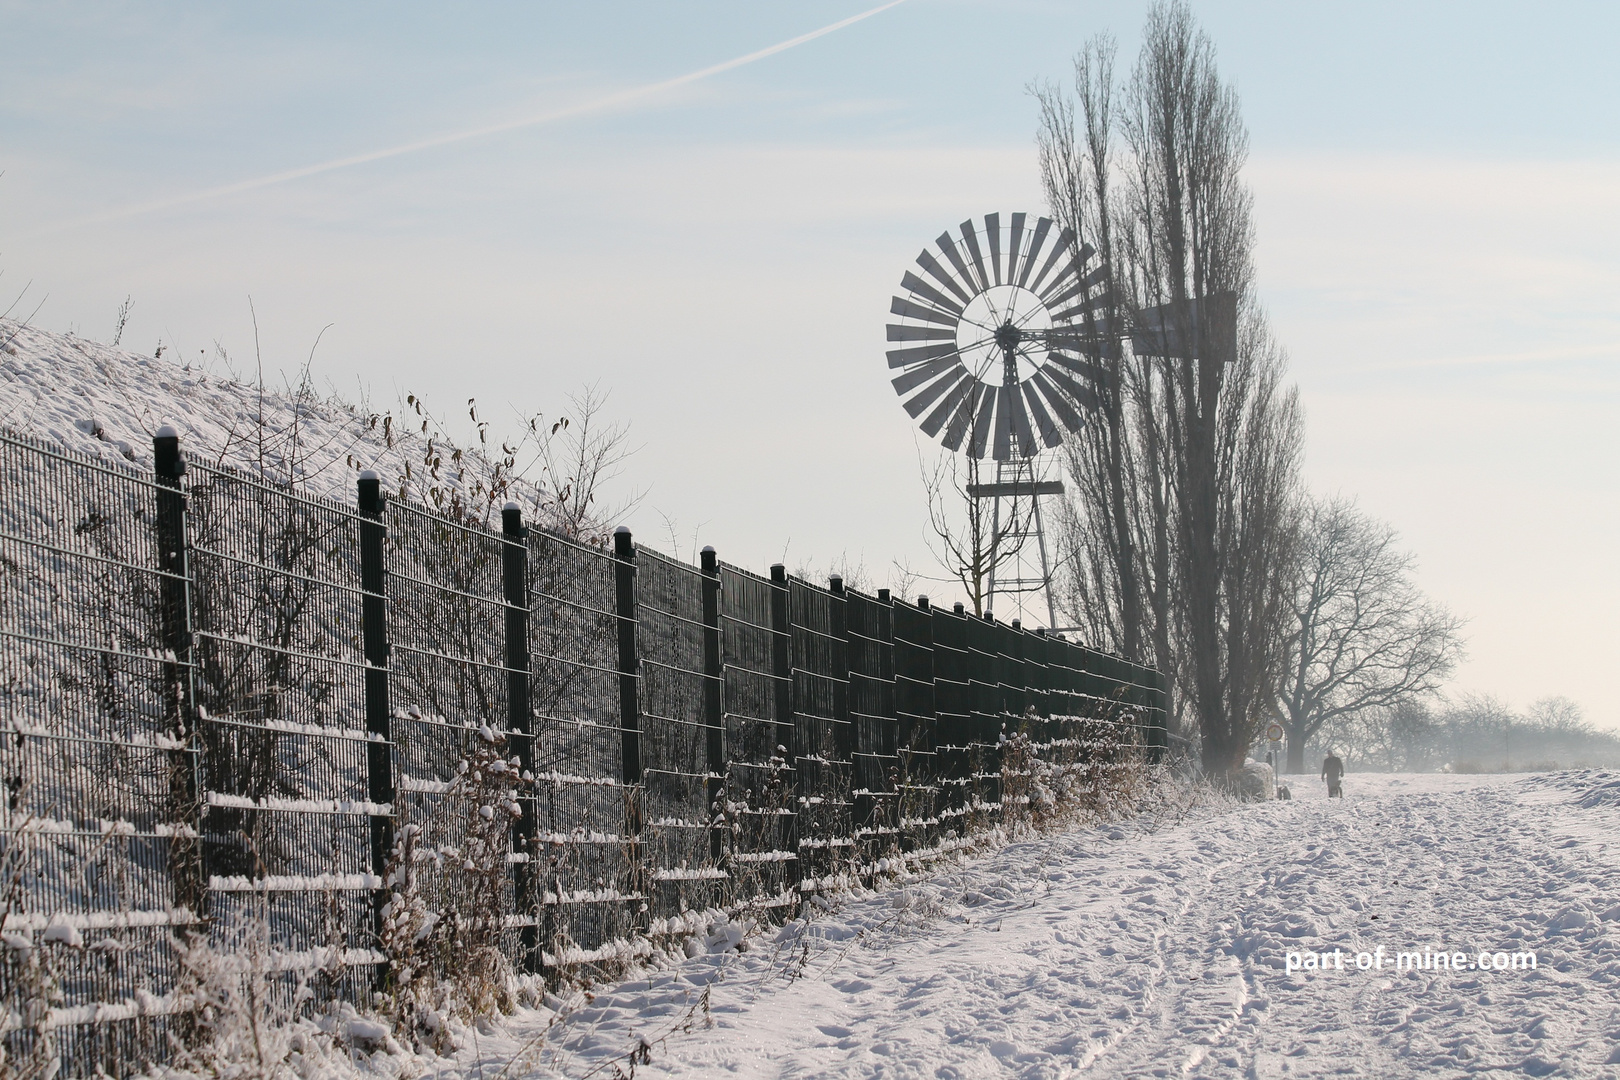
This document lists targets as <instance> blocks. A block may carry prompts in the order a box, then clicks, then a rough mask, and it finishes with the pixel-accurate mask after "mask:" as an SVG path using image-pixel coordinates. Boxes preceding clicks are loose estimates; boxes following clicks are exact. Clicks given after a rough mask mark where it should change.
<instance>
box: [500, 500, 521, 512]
mask: <svg viewBox="0 0 1620 1080" xmlns="http://www.w3.org/2000/svg"><path fill="white" fill-rule="evenodd" d="M501 509H502V510H522V509H523V507H521V506H519V505H518V502H517V500H516V499H507V500H506V505H505V506H502V507H501Z"/></svg>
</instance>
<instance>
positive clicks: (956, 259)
mask: <svg viewBox="0 0 1620 1080" xmlns="http://www.w3.org/2000/svg"><path fill="white" fill-rule="evenodd" d="M934 243H936V244H938V245H939V250H941V251H943V252H944V253H945V257H946V258H947V259H949V260H950V261H951V265H952V266H954V267H956V272H957V273H958V274H960V275H962V280H963V281H964V282H966V283H967V287H968V289H969V290H970V291H971V292H972V293H974V295H977V294H978V293H980V292H981V291H983V287H982V286H980V284H979V282H978V279H977V278H975V277H974V276H973V271H972V270H969V269H968V265H967V263H965V262H963V261H962V253H961V252H960V251H958V250H957V249H956V241H955V240H954V239H952V237H951V234H950V233H948V232H942V233H940V234H939V237H938V238H937V239H936V240H935V241H934Z"/></svg>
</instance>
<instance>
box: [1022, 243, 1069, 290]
mask: <svg viewBox="0 0 1620 1080" xmlns="http://www.w3.org/2000/svg"><path fill="white" fill-rule="evenodd" d="M1073 246H1074V230H1073V229H1070V228H1067V227H1065V228H1064V230H1063V231H1062V232H1061V233H1059V234H1058V238H1057V246H1056V247H1054V248H1053V249H1052V254H1050V255H1048V256H1047V257H1046V265H1044V266H1042V267H1041V272H1040V273H1038V274H1036V275H1035V280H1034V281H1032V282H1030V284H1029V288H1030V290H1031V291H1032V292H1037V293H1038V292H1040V291H1041V282H1043V281H1045V280H1046V275H1047V274H1050V273H1051V272H1052V267H1054V266H1056V265H1057V261H1058V260H1059V259H1061V258H1063V253H1064V252H1065V251H1068V250H1069V249H1070V248H1071V247H1073Z"/></svg>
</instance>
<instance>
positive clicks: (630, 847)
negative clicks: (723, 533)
mask: <svg viewBox="0 0 1620 1080" xmlns="http://www.w3.org/2000/svg"><path fill="white" fill-rule="evenodd" d="M613 557H614V559H615V562H614V566H613V585H614V614H615V615H616V616H617V617H618V618H617V622H618V624H619V739H620V744H619V745H620V759H619V772H620V779H621V781H622V782H623V784H624V840H625V848H626V854H627V856H628V858H627V863H628V867H629V876H630V881H629V882H628V884H629V886H630V891H631V892H632V893H634V894H636V895H638V896H641V897H643V898H644V900H643V903H642V906H641V910H642V911H647V910H649V908H648V905H649V903H650V902H651V893H650V892H649V890H648V882H647V880H646V872H645V871H646V868H645V866H644V865H643V861H642V856H643V853H642V850H641V825H642V821H641V818H642V812H641V686H640V682H639V680H640V666H641V660H640V658H639V657H638V656H637V654H636V548H635V544H634V543H633V542H632V541H631V538H630V530H629V529H628V528H627V527H625V526H623V525H620V526H619V527H618V528H617V529H614V530H613Z"/></svg>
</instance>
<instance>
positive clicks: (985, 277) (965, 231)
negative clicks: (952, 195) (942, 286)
mask: <svg viewBox="0 0 1620 1080" xmlns="http://www.w3.org/2000/svg"><path fill="white" fill-rule="evenodd" d="M962 243H963V244H964V245H966V247H967V249H968V254H969V255H971V256H972V257H973V269H975V270H977V271H978V272H979V291H980V292H983V291H984V290H985V289H988V288H989V287H990V275H989V274H986V273H985V272H984V252H982V251H980V250H979V231H978V230H977V229H975V228H974V227H973V219H972V218H969V219H968V220H967V221H964V222H962Z"/></svg>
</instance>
